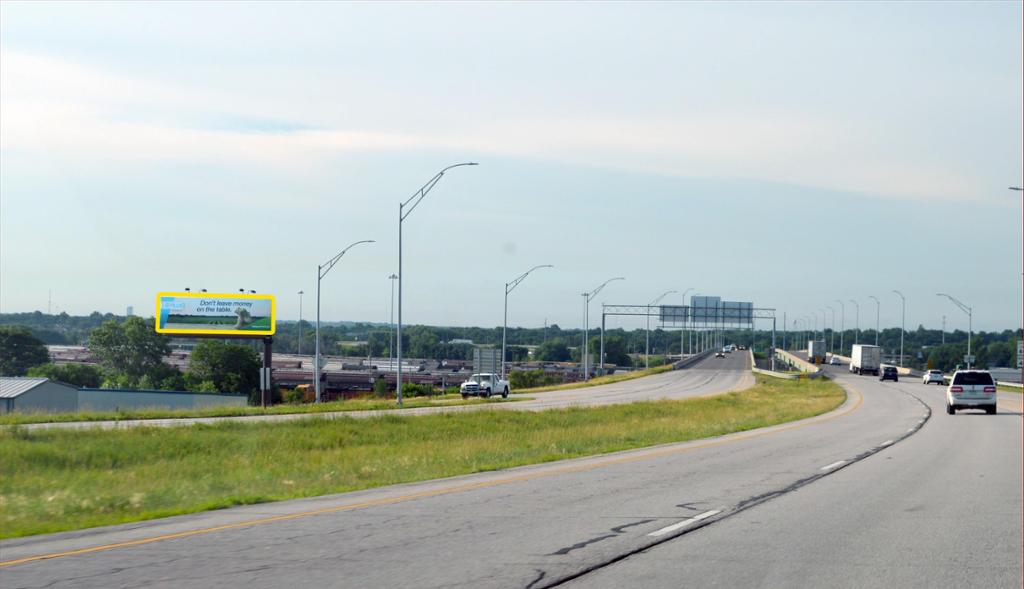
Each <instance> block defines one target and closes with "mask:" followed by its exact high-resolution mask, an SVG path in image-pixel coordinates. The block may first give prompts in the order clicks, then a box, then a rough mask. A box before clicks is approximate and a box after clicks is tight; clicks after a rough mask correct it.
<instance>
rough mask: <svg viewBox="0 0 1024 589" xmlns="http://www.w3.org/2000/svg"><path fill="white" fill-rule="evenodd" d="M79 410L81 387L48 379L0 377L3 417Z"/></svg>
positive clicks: (0, 409) (0, 406) (0, 401)
mask: <svg viewBox="0 0 1024 589" xmlns="http://www.w3.org/2000/svg"><path fill="white" fill-rule="evenodd" d="M14 411H17V412H18V413H72V412H75V411H78V388H76V387H73V386H71V385H66V384H64V383H60V382H56V381H52V380H50V379H48V378H33V377H26V376H0V414H4V413H12V412H14Z"/></svg>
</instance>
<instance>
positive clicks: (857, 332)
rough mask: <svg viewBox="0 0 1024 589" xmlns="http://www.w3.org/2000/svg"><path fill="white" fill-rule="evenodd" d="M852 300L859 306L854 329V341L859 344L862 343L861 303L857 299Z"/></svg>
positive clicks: (851, 300)
mask: <svg viewBox="0 0 1024 589" xmlns="http://www.w3.org/2000/svg"><path fill="white" fill-rule="evenodd" d="M850 302H851V303H853V304H854V305H856V306H857V316H856V319H854V328H855V329H854V330H853V343H854V344H859V343H860V303H858V302H857V301H855V300H853V299H850ZM851 353H852V352H851Z"/></svg>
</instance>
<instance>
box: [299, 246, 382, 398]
mask: <svg viewBox="0 0 1024 589" xmlns="http://www.w3.org/2000/svg"><path fill="white" fill-rule="evenodd" d="M361 243H374V240H372V239H364V240H362V241H356V242H354V243H351V244H349V246H348V247H346V248H345V249H343V250H341V251H340V252H338V255H336V256H334V257H333V258H331V259H330V260H327V261H326V262H324V263H323V264H321V265H319V266H317V268H316V357H315V358H314V359H313V366H314V367H313V381H314V383H315V385H314V386H315V388H316V402H317V403H319V402H320V401H321V397H320V281H321V280H323V278H324V276H327V273H328V272H330V271H331V268H333V267H334V265H335V264H337V263H338V260H340V259H341V257H342V256H344V255H345V252H347V251H348V250H350V249H352V248H353V247H355V246H357V245H359V244H361Z"/></svg>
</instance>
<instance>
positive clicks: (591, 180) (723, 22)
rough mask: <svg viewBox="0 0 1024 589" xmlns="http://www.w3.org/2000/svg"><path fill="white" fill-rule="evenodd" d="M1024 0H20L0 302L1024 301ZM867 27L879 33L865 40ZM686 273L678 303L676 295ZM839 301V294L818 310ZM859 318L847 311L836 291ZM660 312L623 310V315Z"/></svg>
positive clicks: (8, 19)
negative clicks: (400, 218)
mask: <svg viewBox="0 0 1024 589" xmlns="http://www.w3.org/2000/svg"><path fill="white" fill-rule="evenodd" d="M1021 16H1022V15H1021V4H1020V3H1004V2H977V3H642V4H641V3H601V4H575V3H564V4H562V3H536V4H534V3H502V4H496V3H469V2H466V3H408V4H406V3H402V4H399V3H381V4H375V3H312V4H299V5H295V4H283V3H217V4H213V3H204V4H173V3H167V4H160V3H156V4H153V3H148V4H142V3H24V2H4V3H3V4H0V114H2V119H3V124H2V125H0V160H2V165H0V312H24V311H34V310H41V311H45V310H46V309H47V308H48V305H49V304H50V302H49V300H48V296H49V291H51V290H52V305H53V309H54V311H55V312H56V311H57V309H61V310H66V311H67V312H68V313H69V314H75V315H82V314H89V313H90V312H92V311H100V312H115V313H118V312H121V311H123V310H125V308H126V307H127V306H131V307H133V308H134V310H135V312H136V313H137V314H140V315H143V316H151V315H152V313H153V308H154V304H155V297H156V293H157V292H160V291H165V290H178V289H183V288H184V287H186V286H189V287H191V288H192V289H193V290H196V289H199V288H207V289H208V290H210V291H211V292H214V291H216V292H227V293H230V292H236V291H237V290H238V288H241V287H244V288H246V289H254V290H256V291H257V292H261V293H273V294H275V295H277V300H278V313H279V316H280V317H282V318H289V319H298V314H299V311H298V309H299V296H298V295H297V294H294V293H297V292H298V291H300V290H302V291H304V292H305V293H306V294H305V302H304V305H305V307H304V312H303V318H304V319H307V320H310V319H311V318H312V317H313V311H312V309H314V305H315V294H314V293H315V292H316V281H315V274H314V270H315V268H316V266H317V265H318V264H320V263H323V262H324V261H325V260H327V259H329V258H330V257H331V256H333V255H334V254H336V253H337V252H338V251H339V250H340V249H341V248H343V247H345V246H346V245H348V244H349V243H351V242H353V241H356V240H360V239H374V240H376V241H377V243H375V244H368V245H366V246H363V247H361V248H358V249H355V250H353V251H352V252H350V253H349V254H347V255H346V256H345V257H344V258H343V259H342V260H341V261H340V262H339V264H338V266H337V267H336V268H335V269H334V270H332V272H331V274H330V275H329V276H327V277H326V278H325V279H324V280H323V283H322V301H321V316H322V317H323V318H325V319H330V320H341V319H344V320H353V321H358V320H362V321H374V322H380V323H387V322H388V319H389V313H390V300H391V299H390V295H391V286H392V284H391V282H392V281H391V280H390V279H389V278H388V276H390V275H391V274H392V273H394V272H396V271H397V219H396V214H397V204H398V203H399V202H400V201H402V200H404V199H406V198H408V197H409V196H411V195H412V194H413V192H415V190H416V189H418V188H419V187H420V186H421V185H422V184H423V183H424V182H425V181H427V180H428V179H429V178H430V177H431V176H433V174H435V173H436V172H437V171H438V170H439V169H441V168H443V167H444V166H446V165H448V164H452V163H457V162H461V161H470V160H471V161H479V162H480V166H478V167H473V168H461V169H457V170H453V171H452V172H451V173H449V174H448V175H446V176H445V177H444V178H443V179H442V180H441V182H440V183H439V184H438V186H437V187H436V189H435V190H434V191H433V192H431V194H430V195H429V196H428V198H427V199H425V200H424V202H423V203H422V205H421V206H420V207H419V208H418V209H417V210H416V213H415V215H414V216H412V217H410V218H409V220H408V221H407V222H406V224H405V227H404V230H403V242H404V259H405V268H404V273H405V275H404V277H403V282H404V294H403V297H404V304H403V308H404V310H403V321H404V322H405V323H407V324H427V325H454V326H481V327H493V326H496V325H501V323H502V303H503V295H504V292H503V290H502V289H503V287H504V284H505V282H507V281H509V280H511V279H512V278H514V277H515V276H517V275H519V274H521V273H522V272H524V271H525V270H527V269H529V268H531V267H533V266H535V265H539V264H552V265H554V266H555V268H553V269H551V270H547V271H545V272H543V273H536V274H535V275H531V276H530V277H529V278H528V279H527V280H526V281H524V282H523V284H522V285H521V286H519V287H518V288H517V290H516V291H515V293H513V294H512V295H511V296H510V299H509V325H510V326H534V327H536V326H540V325H542V324H543V322H544V320H545V318H546V319H547V320H548V322H549V323H557V324H558V325H560V326H561V327H563V328H574V327H579V326H581V324H582V315H583V309H582V302H581V300H580V299H581V297H580V293H582V292H584V291H586V290H589V289H592V288H594V287H595V286H597V285H598V284H601V283H602V282H603V281H604V280H606V279H608V278H610V277H612V276H625V277H626V280H625V281H621V282H616V283H613V284H612V285H609V287H608V288H606V289H605V290H604V291H603V292H602V293H601V295H600V296H599V297H598V298H596V299H595V300H594V301H593V302H592V306H591V309H590V318H591V326H595V325H597V324H599V321H600V304H601V303H602V302H605V303H620V304H644V303H647V302H649V301H651V300H653V299H654V298H655V297H657V296H658V295H659V294H661V293H662V292H665V291H667V290H677V291H679V292H683V291H685V290H686V289H691V288H692V289H694V290H693V291H691V292H690V294H691V295H692V294H702V295H717V296H721V297H723V298H726V299H729V300H740V301H753V302H754V303H755V304H756V306H759V307H773V308H775V309H777V310H778V314H779V317H780V321H781V317H782V314H783V312H785V313H786V316H787V318H788V320H789V321H790V326H789V327H791V325H792V320H793V319H795V318H797V317H800V316H806V315H810V314H812V313H817V312H818V309H819V308H824V307H825V306H827V305H833V306H835V307H836V311H837V322H838V320H839V319H838V314H839V308H838V304H837V303H836V302H835V300H836V299H840V300H842V301H844V304H845V305H846V325H847V326H852V323H853V317H854V307H853V305H852V304H851V303H847V302H846V301H847V300H849V299H854V300H857V301H859V303H860V323H861V327H862V328H863V327H866V326H869V325H870V326H873V325H874V316H875V306H874V303H873V301H871V300H870V299H869V298H868V297H869V295H874V296H876V297H878V298H879V300H880V301H881V302H882V304H881V313H880V323H881V325H882V326H883V327H893V326H896V327H898V326H899V325H900V301H899V298H898V297H897V296H896V295H895V294H893V293H892V291H893V290H899V291H901V292H903V293H904V294H905V295H906V296H907V313H906V326H907V328H908V329H916V327H917V326H918V325H919V324H921V325H924V326H925V327H926V328H930V329H939V328H940V327H941V323H942V317H943V316H945V317H946V326H947V330H948V331H953V330H954V329H960V330H966V329H967V316H966V314H964V313H962V312H961V311H960V310H959V309H957V308H956V307H955V306H954V305H953V304H952V303H950V302H949V301H948V300H946V299H944V298H940V297H938V296H936V293H940V292H947V293H949V294H951V295H953V296H955V297H957V298H958V299H959V300H961V301H963V302H964V303H966V304H967V305H970V306H971V307H972V308H973V319H974V328H975V330H986V331H993V330H997V331H999V330H1003V329H1012V328H1014V327H1019V326H1020V325H1021V306H1022V305H1021V302H1022V297H1021V276H1022V258H1021V250H1022V241H1021V240H1022V235H1021V218H1022V213H1021V210H1022V209H1021V193H1020V192H1012V191H1010V190H1008V189H1007V187H1008V186H1011V185H1015V186H1020V185H1021V183H1022V176H1021V175H1022V170H1021V160H1022V157H1024V154H1022V143H1021V128H1022V119H1021V110H1022V108H1021V105H1022V94H1021V87H1022V74H1021V71H1022V59H1021V55H1022V45H1021V34H1020V30H1019V23H1020V22H1021ZM866 32H870V34H866ZM678 296H679V295H675V294H674V295H670V296H669V298H667V299H666V300H665V301H663V302H665V303H671V304H678V303H679V300H678V298H677V300H676V301H674V302H673V301H672V298H674V297H678ZM818 315H819V317H820V313H818ZM828 320H829V322H830V323H831V313H829V315H828ZM638 326H640V321H639V320H636V321H634V320H618V319H617V320H615V321H610V322H609V324H608V327H609V328H615V327H626V328H634V327H638Z"/></svg>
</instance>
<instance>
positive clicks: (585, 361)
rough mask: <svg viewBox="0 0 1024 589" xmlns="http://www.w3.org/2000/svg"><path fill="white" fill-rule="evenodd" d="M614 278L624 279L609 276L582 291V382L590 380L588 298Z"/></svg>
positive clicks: (617, 278) (602, 333) (592, 296)
mask: <svg viewBox="0 0 1024 589" xmlns="http://www.w3.org/2000/svg"><path fill="white" fill-rule="evenodd" d="M615 280H625V278H623V277H621V276H618V277H615V278H609V279H608V280H605V281H604V282H603V283H601V286H599V287H597V288H595V289H594V290H592V291H590V292H585V293H583V357H582V358H581V360H582V362H583V381H584V382H586V381H588V380H590V367H589V362H588V360H589V359H588V358H587V355H588V351H589V350H590V341H589V339H588V338H589V335H590V299H592V298H594V297H595V296H597V293H599V292H601V289H603V288H604V287H605V286H607V285H608V283H609V282H613V281H615ZM601 337H602V338H603V337H604V332H601ZM601 353H604V351H603V350H602V352H601ZM600 360H601V361H603V360H604V358H601V359H600Z"/></svg>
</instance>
